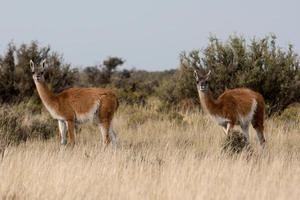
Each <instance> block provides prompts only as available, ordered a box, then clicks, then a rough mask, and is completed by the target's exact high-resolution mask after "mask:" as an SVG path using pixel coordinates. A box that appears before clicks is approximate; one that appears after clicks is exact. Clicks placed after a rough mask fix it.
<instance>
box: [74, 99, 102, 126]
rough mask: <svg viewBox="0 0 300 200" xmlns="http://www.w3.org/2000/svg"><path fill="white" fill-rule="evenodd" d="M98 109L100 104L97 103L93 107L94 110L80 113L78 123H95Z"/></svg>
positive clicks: (77, 118) (77, 114) (77, 116)
mask: <svg viewBox="0 0 300 200" xmlns="http://www.w3.org/2000/svg"><path fill="white" fill-rule="evenodd" d="M98 109H99V103H95V105H94V106H92V108H91V109H90V110H89V111H88V112H86V113H80V114H79V113H76V121H78V122H81V123H83V122H87V121H93V119H94V118H95V114H96V113H97V111H98Z"/></svg>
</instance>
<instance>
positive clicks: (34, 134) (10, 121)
mask: <svg viewBox="0 0 300 200" xmlns="http://www.w3.org/2000/svg"><path fill="white" fill-rule="evenodd" d="M39 116H41V115H39ZM39 116H36V117H33V116H32V115H31V114H28V111H27V110H25V109H23V108H21V106H14V107H6V108H2V109H1V110H0V140H1V141H4V143H6V144H19V143H20V142H25V141H26V140H28V139H49V138H51V137H53V136H54V135H55V132H56V131H55V130H56V129H57V125H56V123H55V121H54V120H49V119H48V118H47V119H46V118H44V117H39Z"/></svg>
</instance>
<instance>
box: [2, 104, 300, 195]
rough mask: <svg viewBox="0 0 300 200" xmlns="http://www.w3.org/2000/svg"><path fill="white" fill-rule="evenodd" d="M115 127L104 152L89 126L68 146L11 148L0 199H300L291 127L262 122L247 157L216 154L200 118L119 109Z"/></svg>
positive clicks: (212, 135) (299, 162)
mask: <svg viewBox="0 0 300 200" xmlns="http://www.w3.org/2000/svg"><path fill="white" fill-rule="evenodd" d="M137 116H138V117H137ZM133 119H136V121H132V120H133ZM114 124H115V128H116V130H117V131H118V132H119V137H118V145H117V148H112V147H110V148H108V149H106V150H103V148H102V145H101V143H100V139H99V138H100V133H99V131H98V130H97V128H96V126H91V125H88V124H87V125H83V126H82V129H81V130H80V131H79V133H78V135H77V144H76V146H75V147H74V148H71V147H63V146H60V145H59V142H58V140H57V138H53V139H50V140H47V141H40V140H33V141H27V142H26V143H23V144H21V145H18V146H9V147H8V148H6V149H5V152H4V155H3V158H2V160H0V195H1V196H0V198H1V199H272V200H275V199H299V196H300V189H299V185H300V133H299V130H300V129H299V126H297V125H295V124H290V125H287V124H286V123H281V122H279V121H277V120H267V122H266V139H267V146H266V148H265V149H264V150H263V151H261V150H260V148H259V145H258V142H257V141H256V135H255V132H254V130H253V129H251V131H250V135H251V145H252V147H253V148H254V153H253V155H252V156H250V157H249V156H247V154H246V153H242V154H239V155H234V156H231V155H228V154H226V153H224V152H222V148H221V144H222V141H223V140H224V137H225V136H224V134H223V133H222V129H221V128H220V127H218V126H217V125H216V124H214V123H213V122H212V121H211V120H210V119H209V118H208V117H206V116H203V115H202V114H201V113H192V114H187V115H185V116H184V118H183V119H176V118H174V117H173V118H172V117H167V116H163V117H161V116H159V115H157V113H154V111H152V110H148V111H145V110H143V109H135V110H133V111H130V109H127V108H121V109H120V111H119V112H118V114H117V116H116V119H115V123H114ZM54 131H56V130H54Z"/></svg>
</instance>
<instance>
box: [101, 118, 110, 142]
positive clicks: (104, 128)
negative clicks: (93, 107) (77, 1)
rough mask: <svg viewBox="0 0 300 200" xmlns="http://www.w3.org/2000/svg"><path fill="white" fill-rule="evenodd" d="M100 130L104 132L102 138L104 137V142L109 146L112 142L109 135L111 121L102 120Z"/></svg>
mask: <svg viewBox="0 0 300 200" xmlns="http://www.w3.org/2000/svg"><path fill="white" fill-rule="evenodd" d="M99 127H100V131H101V134H102V139H103V144H104V145H105V146H107V145H108V144H109V143H110V141H111V140H110V137H109V127H110V122H109V121H106V120H101V121H100V124H99Z"/></svg>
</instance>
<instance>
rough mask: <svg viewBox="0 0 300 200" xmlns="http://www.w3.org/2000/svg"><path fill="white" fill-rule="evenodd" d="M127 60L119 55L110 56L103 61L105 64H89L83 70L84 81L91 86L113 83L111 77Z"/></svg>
mask: <svg viewBox="0 0 300 200" xmlns="http://www.w3.org/2000/svg"><path fill="white" fill-rule="evenodd" d="M124 62H125V61H124V60H123V59H122V58H119V57H108V58H107V59H106V60H104V61H103V65H100V66H89V67H86V68H85V69H84V70H83V76H84V79H83V81H84V83H85V84H88V85H89V86H90V85H92V86H106V85H107V84H110V83H111V77H112V74H113V72H114V71H116V69H117V67H118V66H119V65H123V63H124Z"/></svg>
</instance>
